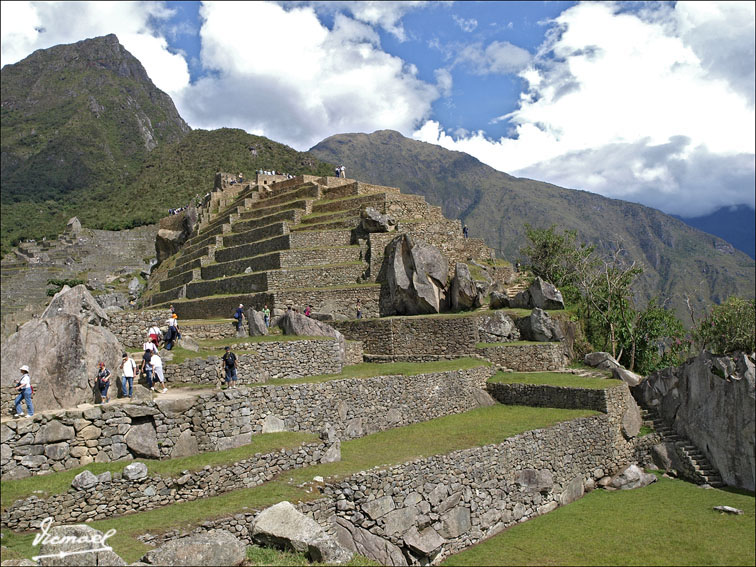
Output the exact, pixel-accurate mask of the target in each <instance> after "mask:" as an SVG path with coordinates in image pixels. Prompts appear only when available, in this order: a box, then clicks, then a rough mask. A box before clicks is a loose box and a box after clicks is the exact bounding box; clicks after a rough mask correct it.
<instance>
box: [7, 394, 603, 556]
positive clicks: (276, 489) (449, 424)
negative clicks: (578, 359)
mask: <svg viewBox="0 0 756 567" xmlns="http://www.w3.org/2000/svg"><path fill="white" fill-rule="evenodd" d="M596 413H597V412H593V411H589V410H564V409H553V408H532V407H524V406H505V405H500V404H497V405H493V406H488V407H483V408H478V409H475V410H472V411H469V412H466V413H463V414H456V415H449V416H445V417H442V418H438V419H434V420H431V421H426V422H423V423H416V424H414V425H410V426H407V427H402V428H396V429H390V430H387V431H382V432H379V433H376V434H373V435H368V436H366V437H361V438H359V439H352V440H350V441H345V442H343V443H342V444H341V459H342V460H341V461H340V462H337V463H326V464H320V465H316V466H313V467H307V468H304V469H296V470H291V471H286V472H285V473H283V474H282V475H281V476H280V477H279V478H278V479H276V480H274V481H271V482H267V483H265V484H262V485H260V486H256V487H253V488H244V489H240V490H236V491H233V492H227V493H225V494H221V495H219V496H214V497H211V498H203V499H201V500H195V501H192V502H181V503H179V504H173V505H170V506H165V507H163V508H159V509H156V510H150V511H148V512H141V513H138V514H130V515H126V516H122V517H119V518H114V519H112V520H102V521H98V522H92V523H91V524H90V525H91V526H92V527H94V528H96V529H98V530H102V531H106V530H108V529H110V528H114V529H116V530H117V534H116V535H115V536H114V537H113V538H112V539H111V540H109V541H110V542H112V545H113V548H114V550H115V551H116V553H118V554H119V555H120V556H121V557H123V558H124V559H125V560H126V561H128V562H132V561H135V560H137V559H138V558H139V557H141V556H142V555H143V554H144V553H145V552H146V551H147V549H149V548H148V546H146V545H144V544H142V543H141V542H139V541H137V540H136V539H135V536H137V535H139V534H142V533H145V532H150V533H156V532H159V531H161V530H163V529H168V528H175V527H179V526H188V525H195V524H199V523H202V522H203V521H205V520H208V519H212V518H217V517H223V516H229V515H232V514H237V513H240V512H243V511H245V510H250V509H259V508H263V507H267V506H270V505H273V504H275V503H277V502H281V501H282V500H289V501H290V502H298V501H305V500H312V499H315V498H318V497H319V496H320V494H319V493H317V492H308V491H307V490H305V488H302V487H300V486H299V485H302V484H303V483H305V482H308V481H311V480H312V478H313V477H314V476H316V475H320V476H323V477H324V478H343V477H345V476H348V475H351V474H354V473H356V472H359V471H362V470H367V469H370V468H373V467H377V466H389V465H393V464H398V463H403V462H406V461H410V460H413V459H416V458H419V457H427V456H431V455H437V454H444V453H449V452H451V451H455V450H458V449H466V448H469V447H475V446H481V445H487V444H491V443H499V442H502V441H504V440H505V439H506V438H508V437H512V436H514V435H517V434H519V433H522V432H524V431H528V430H531V429H538V428H542V427H548V426H550V425H553V424H555V423H558V422H560V421H565V420H569V419H575V418H577V417H584V416H589V415H595V414H596ZM122 465H123V464H121V466H122ZM35 478H37V479H40V478H43V477H35ZM14 482H20V481H14ZM4 533H5V536H4V539H3V545H5V546H7V547H9V548H11V549H14V550H16V551H18V552H19V553H22V554H24V555H28V556H31V555H33V549H32V547H31V545H30V542H31V541H32V540H33V538H34V534H16V533H13V532H7V531H6V532H4Z"/></svg>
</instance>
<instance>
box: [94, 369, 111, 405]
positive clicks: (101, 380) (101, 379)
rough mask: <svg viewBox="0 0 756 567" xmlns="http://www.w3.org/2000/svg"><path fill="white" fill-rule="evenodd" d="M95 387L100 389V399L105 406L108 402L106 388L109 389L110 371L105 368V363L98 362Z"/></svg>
mask: <svg viewBox="0 0 756 567" xmlns="http://www.w3.org/2000/svg"><path fill="white" fill-rule="evenodd" d="M97 387H98V388H99V389H100V397H101V398H102V401H103V402H105V403H106V404H107V403H108V402H109V401H110V398H109V397H108V388H110V370H108V369H107V368H105V363H104V362H100V364H99V370H98V371H97Z"/></svg>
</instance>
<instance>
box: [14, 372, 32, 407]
mask: <svg viewBox="0 0 756 567" xmlns="http://www.w3.org/2000/svg"><path fill="white" fill-rule="evenodd" d="M19 370H20V371H21V378H19V379H18V382H16V391H17V392H18V396H16V401H15V402H14V405H15V406H16V415H15V417H25V416H24V412H23V411H21V400H23V401H24V402H25V403H26V411H27V412H28V413H29V417H31V416H33V415H34V404H32V394H33V393H34V389H33V388H32V385H31V375H30V374H29V367H28V366H26V364H24V365H23V366H22V367H21V368H19Z"/></svg>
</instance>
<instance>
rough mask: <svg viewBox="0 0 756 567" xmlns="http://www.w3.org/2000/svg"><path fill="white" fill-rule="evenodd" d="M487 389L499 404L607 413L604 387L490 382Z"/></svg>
mask: <svg viewBox="0 0 756 567" xmlns="http://www.w3.org/2000/svg"><path fill="white" fill-rule="evenodd" d="M486 389H487V390H488V393H489V394H491V397H492V398H493V399H495V400H496V401H497V402H499V403H501V404H506V405H511V406H533V407H543V408H562V409H592V410H595V411H600V412H603V413H606V412H607V411H608V408H607V396H606V390H603V389H591V388H568V387H564V386H549V385H542V384H504V383H501V382H489V383H488V384H486Z"/></svg>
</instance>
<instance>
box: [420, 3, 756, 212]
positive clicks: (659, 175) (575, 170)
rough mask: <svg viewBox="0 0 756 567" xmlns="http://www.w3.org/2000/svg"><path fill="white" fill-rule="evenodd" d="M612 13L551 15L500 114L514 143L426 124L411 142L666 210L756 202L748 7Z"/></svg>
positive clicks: (597, 7) (602, 9)
mask: <svg viewBox="0 0 756 567" xmlns="http://www.w3.org/2000/svg"><path fill="white" fill-rule="evenodd" d="M699 4H701V5H699ZM619 8H620V6H619V5H615V4H608V3H590V4H579V5H577V6H575V7H573V8H570V9H568V10H566V11H565V12H563V13H562V14H561V15H560V16H559V17H558V18H557V19H556V21H555V22H554V28H553V29H552V30H551V31H550V33H549V34H548V36H547V37H548V39H547V41H546V42H545V43H544V45H543V46H542V47H541V49H540V50H539V53H538V55H537V57H536V59H535V61H534V63H533V64H532V65H530V66H529V67H528V68H527V69H525V70H524V71H522V72H521V73H520V76H521V77H522V78H523V79H524V80H525V81H526V82H527V84H528V89H527V91H526V92H524V93H522V95H521V101H520V107H519V108H518V109H517V110H515V111H514V112H512V113H510V114H508V115H506V116H503V117H499V120H502V119H503V120H508V121H509V123H510V124H511V125H512V126H513V130H514V135H513V136H512V137H509V138H501V139H499V140H491V139H490V138H488V137H487V136H486V135H485V133H484V132H476V133H473V134H470V135H468V136H466V137H462V138H452V137H451V136H449V135H448V134H446V133H445V132H444V131H443V130H442V129H441V127H440V125H439V124H438V123H436V122H432V121H429V122H427V123H426V124H425V125H424V126H423V127H422V128H420V129H419V130H418V131H417V132H416V133H415V134H414V137H416V138H417V139H420V140H423V141H427V142H432V143H439V144H441V145H443V146H445V147H447V148H449V149H455V150H460V151H465V152H468V153H470V154H472V155H474V156H476V157H478V158H479V159H481V160H482V161H484V162H486V163H488V164H489V165H491V166H493V167H496V168H497V169H500V170H503V171H508V172H510V173H513V174H516V175H523V176H528V177H534V178H537V179H543V180H546V181H549V182H552V183H555V184H558V185H563V186H567V187H573V188H581V189H587V190H590V191H594V192H597V193H601V194H604V195H606V196H610V197H616V198H625V199H630V200H635V201H639V202H643V203H646V204H650V205H652V206H656V207H659V208H661V209H663V210H665V211H667V212H672V213H680V214H685V215H694V214H706V213H708V212H711V211H712V210H714V209H715V208H717V207H718V206H723V205H728V204H737V203H745V204H749V205H751V206H754V192H753V186H754V181H753V179H754V139H755V138H756V131H755V128H754V122H755V120H754V119H755V116H754V104H753V91H754V79H753V77H754V74H753V60H754V56H753V53H754V33H753V26H754V23H753V22H754V5H753V4H752V3H735V5H734V4H723V3H693V4H686V3H680V2H678V3H677V4H676V5H675V6H674V7H671V8H670V7H664V6H662V7H661V8H655V9H650V8H644V10H643V11H642V12H641V13H640V14H633V13H628V12H624V13H622V12H620V11H619ZM730 30H734V31H730ZM472 53H473V55H476V56H477V57H478V58H477V59H476V58H475V57H473V56H472V55H468V54H462V55H463V56H468V60H469V61H470V62H471V63H472V64H474V65H478V68H491V66H490V65H489V66H488V67H486V65H485V63H484V62H485V61H487V59H486V58H483V57H482V55H481V54H482V53H483V52H482V51H481V50H478V51H474V52H472Z"/></svg>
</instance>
